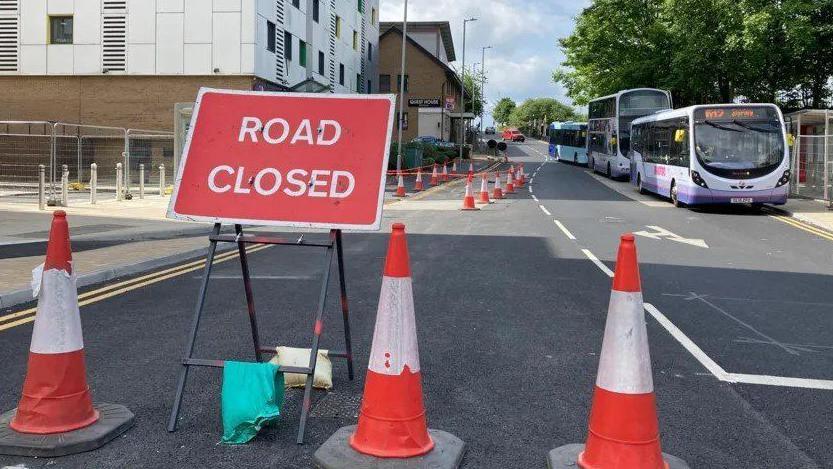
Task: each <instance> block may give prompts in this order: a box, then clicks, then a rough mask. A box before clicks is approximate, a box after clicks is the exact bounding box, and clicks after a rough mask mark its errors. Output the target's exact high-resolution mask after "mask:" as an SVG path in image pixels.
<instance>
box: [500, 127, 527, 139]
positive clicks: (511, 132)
mask: <svg viewBox="0 0 833 469" xmlns="http://www.w3.org/2000/svg"><path fill="white" fill-rule="evenodd" d="M503 140H510V141H512V142H523V141H524V140H526V137H524V134H522V133H521V131H520V130H518V129H506V130H504V131H503Z"/></svg>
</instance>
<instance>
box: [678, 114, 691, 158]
mask: <svg viewBox="0 0 833 469" xmlns="http://www.w3.org/2000/svg"><path fill="white" fill-rule="evenodd" d="M677 129H684V130H685V131H686V138H685V139H684V140H683V141H682V142H680V143H677V144H676V146H677V152H676V153H677V164H678V165H679V166H684V167H686V168H687V167H689V165H690V163H691V162H690V161H689V159H690V156H689V155H690V153H691V152H690V151H689V138H688V117H682V118H680V119H679V121H677Z"/></svg>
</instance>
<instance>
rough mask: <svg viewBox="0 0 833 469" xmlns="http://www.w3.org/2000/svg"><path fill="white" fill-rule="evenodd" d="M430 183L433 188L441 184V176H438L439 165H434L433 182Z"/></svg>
mask: <svg viewBox="0 0 833 469" xmlns="http://www.w3.org/2000/svg"><path fill="white" fill-rule="evenodd" d="M428 183H429V184H431V185H432V186H436V185H437V184H439V183H440V176H439V175H438V174H437V163H434V169H433V170H432V171H431V180H430V181H428Z"/></svg>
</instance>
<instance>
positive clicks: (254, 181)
mask: <svg viewBox="0 0 833 469" xmlns="http://www.w3.org/2000/svg"><path fill="white" fill-rule="evenodd" d="M393 99H394V98H393V95H360V94H350V95H336V94H305V93H264V92H257V91H235V90H214V89H208V88H202V89H201V90H200V92H199V95H198V96H197V102H196V106H195V107H194V115H193V117H192V118H191V126H190V128H189V131H188V138H187V140H186V143H185V149H184V151H183V153H182V161H180V163H179V172H178V173H177V176H176V181H175V185H174V193H173V197H172V198H171V202H170V205H169V206H168V217H170V218H177V219H181V220H197V221H210V222H214V223H245V224H259V225H279V226H295V227H308V228H344V229H356V230H377V229H379V224H380V221H381V217H382V202H383V198H384V192H385V173H386V170H387V165H388V148H389V146H390V135H391V129H392V127H393V105H394V101H393Z"/></svg>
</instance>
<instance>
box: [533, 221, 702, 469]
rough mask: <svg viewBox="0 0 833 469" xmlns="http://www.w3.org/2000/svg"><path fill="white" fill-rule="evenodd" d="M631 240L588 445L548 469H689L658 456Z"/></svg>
mask: <svg viewBox="0 0 833 469" xmlns="http://www.w3.org/2000/svg"><path fill="white" fill-rule="evenodd" d="M636 257H637V256H636V244H635V243H634V238H633V235H632V234H630V233H628V234H624V235H622V237H621V241H620V244H619V253H618V255H617V258H616V273H615V274H614V277H613V291H612V292H611V294H610V304H609V306H608V313H607V321H606V323H605V332H604V340H603V341H602V352H601V354H599V371H598V374H597V375H596V386H595V389H594V391H593V404H592V406H591V409H590V425H589V427H590V431H589V432H588V435H587V444H586V445H584V446H583V447H582V445H567V446H562V447H560V448H556V449H554V450H552V451H550V454H549V462H550V467H551V468H561V467H570V466H573V467H574V466H575V464H576V463H578V465H579V467H581V468H583V469H607V468H611V469H612V468H631V467H634V468H637V467H638V468H641V469H668V468H680V467H688V466H687V465H686V464H685V462H683V461H682V460H680V459H678V458H675V457H673V456H669V455H666V454H663V453H662V450H661V448H660V440H659V424H658V422H657V413H656V402H655V398H654V382H653V378H652V376H651V357H650V353H649V350H648V331H647V328H646V327H645V310H644V306H643V303H642V286H641V283H640V279H639V265H638V264H637V259H636Z"/></svg>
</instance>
